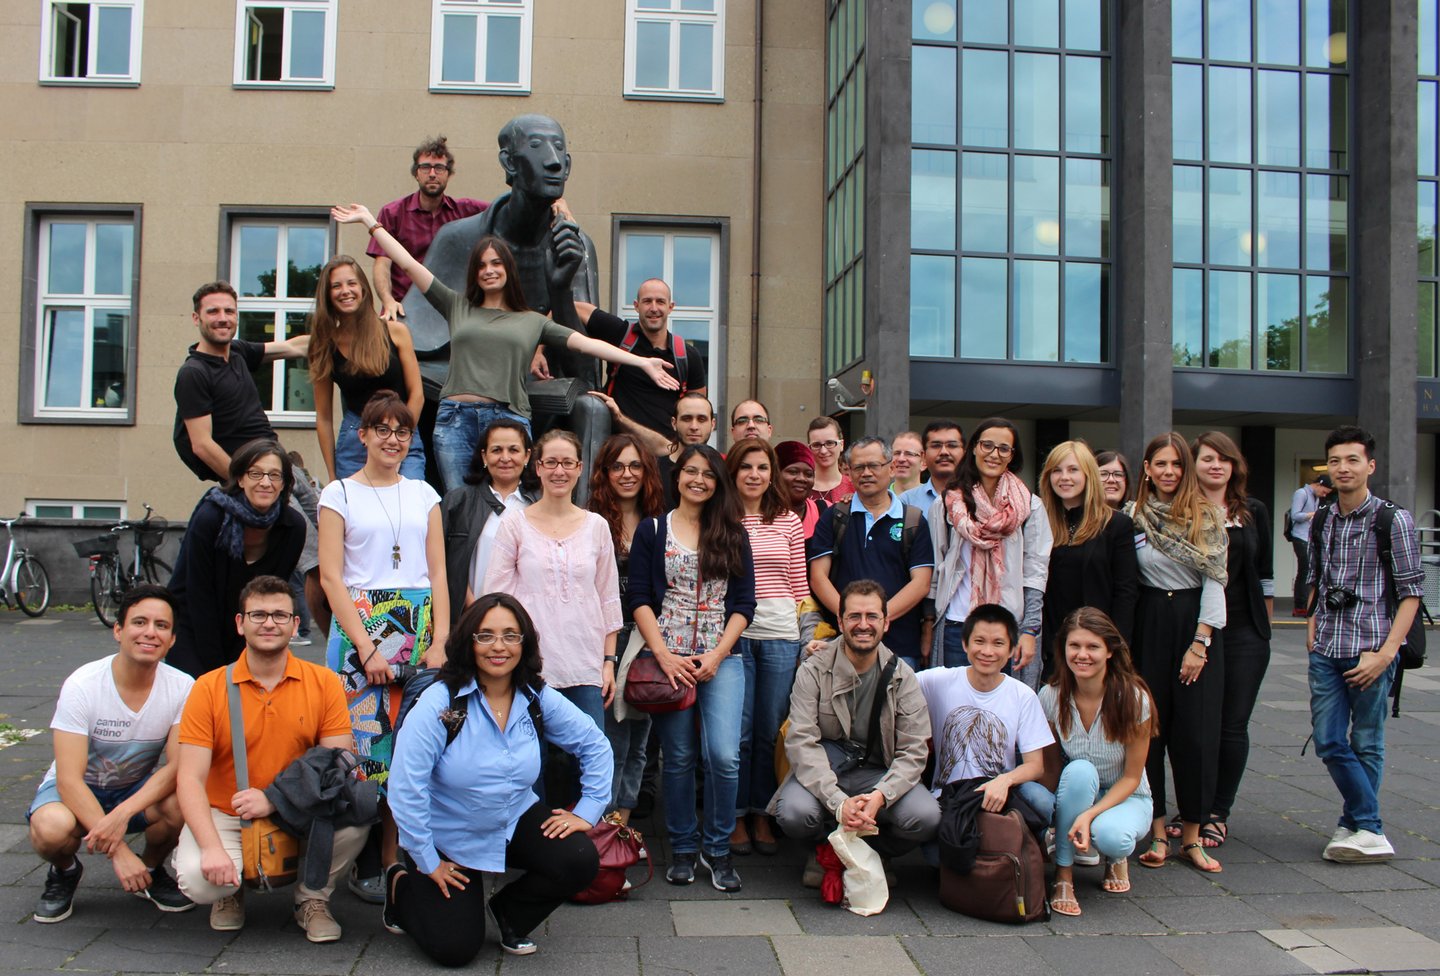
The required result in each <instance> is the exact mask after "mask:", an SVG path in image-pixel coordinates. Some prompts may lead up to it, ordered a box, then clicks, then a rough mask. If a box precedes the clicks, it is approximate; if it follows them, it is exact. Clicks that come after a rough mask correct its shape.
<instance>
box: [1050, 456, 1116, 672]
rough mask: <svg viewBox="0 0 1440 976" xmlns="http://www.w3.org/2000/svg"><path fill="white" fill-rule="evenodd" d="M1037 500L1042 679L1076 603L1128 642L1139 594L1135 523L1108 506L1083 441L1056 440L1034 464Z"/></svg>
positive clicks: (1052, 663) (1059, 651) (1057, 652)
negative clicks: (1042, 577) (1045, 530)
mask: <svg viewBox="0 0 1440 976" xmlns="http://www.w3.org/2000/svg"><path fill="white" fill-rule="evenodd" d="M1040 503H1041V504H1042V505H1043V506H1044V508H1045V515H1046V517H1047V518H1048V519H1049V520H1050V535H1051V537H1052V539H1053V543H1052V546H1051V549H1050V575H1049V577H1048V578H1047V580H1046V584H1045V605H1044V610H1043V613H1042V619H1043V624H1042V630H1041V634H1042V637H1043V640H1044V646H1043V655H1044V665H1043V671H1042V672H1041V679H1042V680H1044V681H1048V680H1049V679H1050V675H1051V674H1052V673H1053V671H1054V667H1055V660H1056V658H1057V656H1058V655H1060V654H1062V653H1064V648H1061V647H1059V646H1058V645H1057V644H1056V636H1057V635H1058V634H1059V633H1060V625H1061V624H1062V623H1063V622H1064V621H1065V619H1066V618H1067V617H1069V616H1070V614H1071V613H1073V612H1074V611H1076V610H1078V609H1080V608H1081V607H1095V608H1096V609H1098V610H1100V611H1101V612H1102V613H1104V614H1105V615H1106V616H1107V617H1109V618H1110V620H1111V621H1113V622H1114V624H1115V628H1116V630H1118V631H1119V633H1120V636H1121V637H1122V638H1123V639H1124V640H1125V641H1126V642H1127V643H1128V642H1129V641H1130V637H1131V635H1132V633H1133V632H1134V629H1135V602H1136V600H1137V599H1138V598H1139V595H1140V586H1139V571H1138V569H1137V568H1136V563H1135V523H1133V522H1132V521H1131V520H1130V516H1128V515H1126V514H1125V513H1124V512H1119V511H1116V510H1115V509H1113V508H1111V507H1110V505H1109V504H1108V501H1107V499H1106V497H1105V488H1104V485H1103V484H1102V483H1101V481H1100V466H1099V465H1098V464H1097V463H1096V461H1095V455H1094V454H1093V453H1091V451H1090V448H1089V446H1088V445H1087V444H1086V443H1085V442H1084V441H1065V442H1064V443H1063V444H1058V445H1056V446H1055V448H1054V449H1053V450H1051V452H1050V456H1049V457H1047V458H1046V459H1045V466H1044V467H1043V468H1042V469H1041V471H1040Z"/></svg>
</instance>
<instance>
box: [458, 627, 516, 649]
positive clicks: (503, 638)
mask: <svg viewBox="0 0 1440 976" xmlns="http://www.w3.org/2000/svg"><path fill="white" fill-rule="evenodd" d="M470 639H471V640H473V641H474V642H475V646H476V647H494V646H495V642H496V641H499V642H500V643H501V644H504V645H505V646H506V647H519V646H520V642H521V641H523V640H524V639H525V635H524V634H517V633H516V632H515V631H513V630H507V631H505V633H503V634H492V633H490V631H488V630H482V631H480V633H478V634H476V635H475V636H474V637H472V638H470Z"/></svg>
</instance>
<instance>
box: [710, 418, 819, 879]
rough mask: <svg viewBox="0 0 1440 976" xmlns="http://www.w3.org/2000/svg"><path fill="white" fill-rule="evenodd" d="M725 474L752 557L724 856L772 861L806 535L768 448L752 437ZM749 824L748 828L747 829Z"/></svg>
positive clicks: (734, 452) (804, 586) (804, 590)
mask: <svg viewBox="0 0 1440 976" xmlns="http://www.w3.org/2000/svg"><path fill="white" fill-rule="evenodd" d="M725 466H726V468H727V469H728V471H729V473H730V479H731V480H732V481H733V482H734V483H735V488H736V491H737V493H738V494H739V496H740V503H741V505H742V506H744V509H745V518H744V525H745V531H746V532H747V533H748V534H749V536H750V550H751V552H752V553H753V554H754V557H755V601H756V602H755V618H754V620H752V621H751V623H750V626H749V628H748V629H747V630H746V631H745V633H744V635H743V636H742V637H741V638H740V644H739V650H740V655H741V660H742V661H743V662H744V664H745V710H744V713H743V717H742V719H741V723H740V788H739V791H738V793H737V794H736V798H735V831H734V833H732V834H731V835H730V852H731V853H732V854H749V853H750V852H751V850H752V849H753V850H756V851H759V852H760V853H761V854H774V853H775V851H776V844H775V833H774V830H773V828H772V827H771V824H770V818H769V817H768V816H766V815H765V806H766V804H768V803H769V802H770V797H771V796H773V795H774V793H775V789H776V783H775V737H776V735H777V734H778V733H779V731H780V723H781V722H783V721H784V720H785V713H786V712H787V711H788V710H789V707H790V684H791V682H792V681H794V679H795V667H796V663H797V661H798V659H799V655H800V626H799V622H798V618H797V616H796V606H797V605H798V604H799V603H800V601H802V600H804V599H805V598H806V597H807V596H809V595H810V587H809V583H808V582H807V580H806V575H805V529H804V526H803V525H802V524H801V522H800V519H799V517H798V516H797V515H796V514H795V513H794V512H792V511H790V508H789V506H787V505H786V504H785V498H784V496H783V495H782V494H781V491H780V486H779V484H778V480H777V473H778V472H779V470H780V465H779V464H778V463H777V461H776V458H775V452H774V450H773V449H771V447H770V445H769V443H767V442H766V441H763V440H760V439H758V438H753V437H751V438H746V439H745V440H742V441H740V442H739V443H737V444H736V445H735V446H734V447H732V448H731V449H730V454H729V456H728V457H727V458H726V460H725ZM747 817H749V818H750V819H751V820H752V821H753V823H752V824H747V823H746V819H747ZM751 826H753V828H754V833H753V834H752V833H751V829H750V828H751ZM752 838H753V846H752Z"/></svg>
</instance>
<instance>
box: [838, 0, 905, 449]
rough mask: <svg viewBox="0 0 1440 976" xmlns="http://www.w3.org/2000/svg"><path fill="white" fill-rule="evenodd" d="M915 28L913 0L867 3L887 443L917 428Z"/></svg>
mask: <svg viewBox="0 0 1440 976" xmlns="http://www.w3.org/2000/svg"><path fill="white" fill-rule="evenodd" d="M910 25H911V0H868V2H867V3H866V5H865V74H866V78H865V242H864V243H865V357H864V362H865V364H866V365H868V366H869V368H870V369H871V370H872V371H873V372H874V376H875V380H876V385H875V392H874V394H873V395H872V396H871V397H870V400H869V409H868V410H866V412H865V422H864V427H865V433H867V434H874V435H877V436H880V437H890V436H892V435H893V434H895V433H896V432H897V431H902V430H904V429H905V428H906V427H907V426H909V423H910ZM854 380H855V381H854V382H851V383H849V385H850V387H851V388H852V389H855V390H856V391H857V392H858V386H859V377H858V376H856V377H854ZM847 382H849V380H848V378H847Z"/></svg>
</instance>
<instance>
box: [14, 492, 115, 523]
mask: <svg viewBox="0 0 1440 976" xmlns="http://www.w3.org/2000/svg"><path fill="white" fill-rule="evenodd" d="M91 505H94V506H99V505H105V506H109V507H114V508H118V509H119V510H120V515H119V516H118V517H117V518H116V519H115V521H117V522H123V521H125V520H126V519H128V518H129V517H130V514H129V507H128V506H127V505H126V504H125V502H124V501H123V500H114V501H112V500H107V499H93V498H84V499H70V498H60V499H56V498H27V499H25V515H26V517H27V518H47V519H57V518H69V519H74V520H75V521H77V522H79V521H87V520H88V521H91V522H95V521H110V517H109V516H108V515H107V516H104V517H103V518H102V517H101V516H99V515H86V514H85V508H86V506H91ZM61 506H67V507H69V509H70V514H69V515H65V516H61V515H41V514H40V513H39V509H40V508H42V507H47V508H59V507H61Z"/></svg>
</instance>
